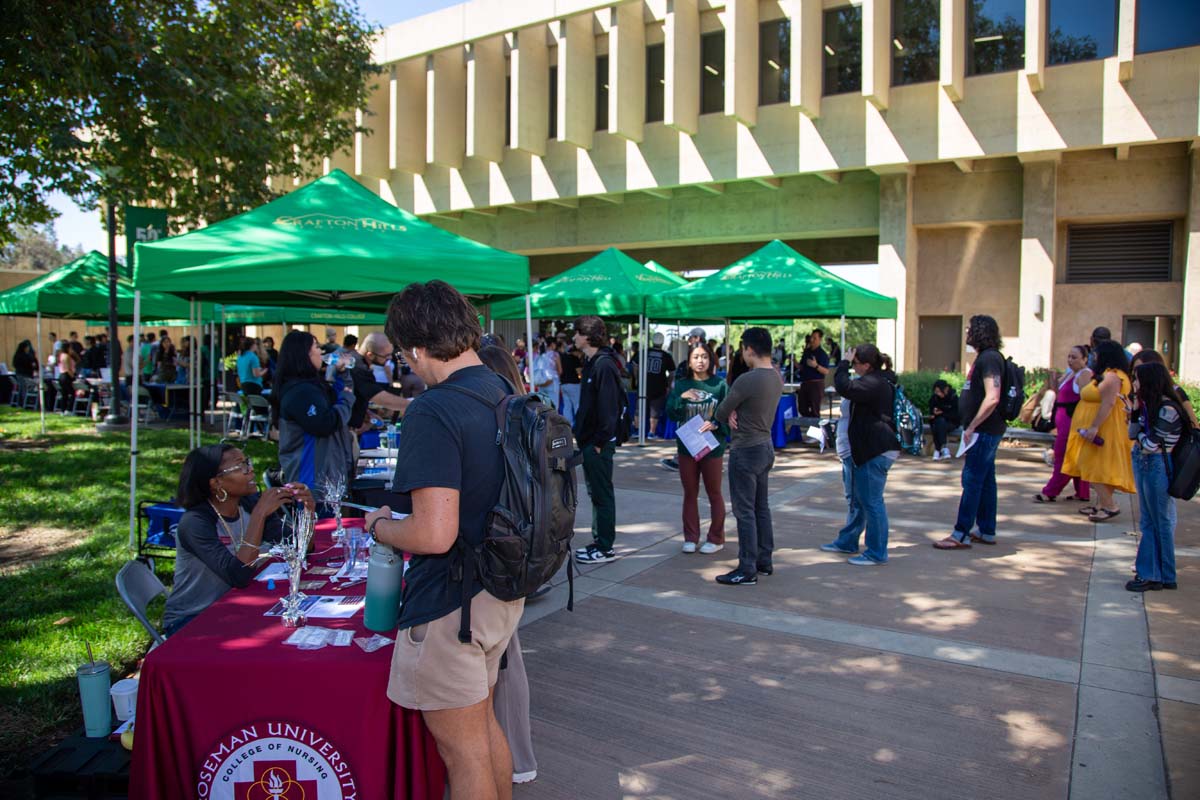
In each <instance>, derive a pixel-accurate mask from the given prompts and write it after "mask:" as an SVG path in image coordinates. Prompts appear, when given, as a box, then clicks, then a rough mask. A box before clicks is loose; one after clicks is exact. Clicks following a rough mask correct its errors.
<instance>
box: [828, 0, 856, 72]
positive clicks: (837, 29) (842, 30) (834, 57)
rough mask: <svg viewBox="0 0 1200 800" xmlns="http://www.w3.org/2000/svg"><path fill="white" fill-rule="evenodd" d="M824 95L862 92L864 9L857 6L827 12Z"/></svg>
mask: <svg viewBox="0 0 1200 800" xmlns="http://www.w3.org/2000/svg"><path fill="white" fill-rule="evenodd" d="M824 22H825V26H824V34H823V39H824V42H823V45H824V51H825V55H824V58H825V70H824V72H825V79H824V81H825V86H824V93H825V94H846V93H848V92H861V91H862V9H861V8H859V7H858V6H846V7H844V8H834V9H830V10H829V11H826V12H825V19H824Z"/></svg>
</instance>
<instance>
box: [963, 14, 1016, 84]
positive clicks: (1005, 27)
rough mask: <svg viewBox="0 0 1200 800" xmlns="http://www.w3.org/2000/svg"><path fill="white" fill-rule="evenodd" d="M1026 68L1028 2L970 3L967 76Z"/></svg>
mask: <svg viewBox="0 0 1200 800" xmlns="http://www.w3.org/2000/svg"><path fill="white" fill-rule="evenodd" d="M1024 66H1025V0H974V1H973V2H970V3H967V74H968V75H990V74H992V73H994V72H1010V71H1012V70H1014V69H1021V68H1022V67H1024Z"/></svg>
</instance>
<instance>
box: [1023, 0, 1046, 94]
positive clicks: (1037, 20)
mask: <svg viewBox="0 0 1200 800" xmlns="http://www.w3.org/2000/svg"><path fill="white" fill-rule="evenodd" d="M1047 21H1048V20H1047V16H1046V0H1025V78H1026V80H1028V81H1029V88H1030V89H1032V90H1033V91H1035V92H1040V91H1041V90H1042V89H1044V88H1045V74H1046V23H1047Z"/></svg>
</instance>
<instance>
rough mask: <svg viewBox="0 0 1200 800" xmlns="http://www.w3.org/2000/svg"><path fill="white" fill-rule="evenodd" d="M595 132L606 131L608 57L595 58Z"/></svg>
mask: <svg viewBox="0 0 1200 800" xmlns="http://www.w3.org/2000/svg"><path fill="white" fill-rule="evenodd" d="M596 130H598V131H606V130H608V56H596Z"/></svg>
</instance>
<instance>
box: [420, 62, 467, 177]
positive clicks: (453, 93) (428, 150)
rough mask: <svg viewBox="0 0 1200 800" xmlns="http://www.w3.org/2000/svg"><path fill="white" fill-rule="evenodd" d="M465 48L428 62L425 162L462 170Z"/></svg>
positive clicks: (465, 133)
mask: <svg viewBox="0 0 1200 800" xmlns="http://www.w3.org/2000/svg"><path fill="white" fill-rule="evenodd" d="M464 55H465V54H464V50H463V47H462V45H457V46H455V47H451V48H450V49H448V50H439V51H438V52H436V53H434V54H433V55H431V56H429V57H428V59H427V60H426V62H425V70H426V71H425V78H426V81H427V84H426V86H427V88H426V95H425V105H426V109H427V110H426V112H425V126H426V127H425V130H426V133H425V161H426V162H428V163H430V164H437V165H439V166H443V167H453V168H454V169H459V168H461V167H462V165H463V156H464V155H465V154H466V152H467V63H466V59H465V57H464Z"/></svg>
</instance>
